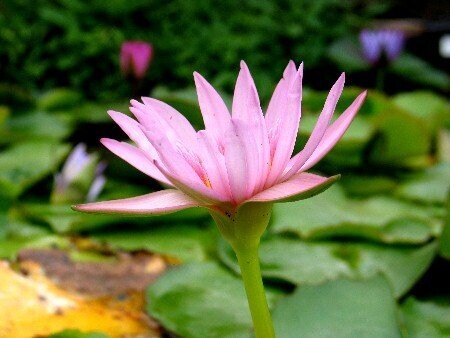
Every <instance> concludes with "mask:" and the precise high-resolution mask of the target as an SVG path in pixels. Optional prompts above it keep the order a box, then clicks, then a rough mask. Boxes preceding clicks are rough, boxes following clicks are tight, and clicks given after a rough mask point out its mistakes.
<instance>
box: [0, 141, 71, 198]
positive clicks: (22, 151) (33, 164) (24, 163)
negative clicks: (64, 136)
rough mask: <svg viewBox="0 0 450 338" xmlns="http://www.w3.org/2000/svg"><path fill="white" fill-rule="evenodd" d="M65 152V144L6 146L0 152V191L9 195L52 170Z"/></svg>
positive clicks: (21, 190) (66, 151)
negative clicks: (6, 147) (5, 148)
mask: <svg viewBox="0 0 450 338" xmlns="http://www.w3.org/2000/svg"><path fill="white" fill-rule="evenodd" d="M68 152H69V146H68V145H62V144H55V143H51V142H30V143H23V144H19V145H16V146H13V147H10V148H8V149H7V150H5V151H4V152H3V153H1V154H0V168H2V169H1V171H0V191H2V194H6V195H7V196H10V197H11V198H15V197H17V196H19V195H20V194H21V193H22V192H23V191H24V190H25V189H27V188H28V187H30V186H32V185H33V184H34V183H36V182H37V181H39V180H40V179H42V178H43V177H45V176H46V175H48V174H50V173H51V172H54V171H56V168H57V167H58V165H59V164H60V163H61V162H62V160H63V159H64V157H65V156H66V155H67V153H68Z"/></svg>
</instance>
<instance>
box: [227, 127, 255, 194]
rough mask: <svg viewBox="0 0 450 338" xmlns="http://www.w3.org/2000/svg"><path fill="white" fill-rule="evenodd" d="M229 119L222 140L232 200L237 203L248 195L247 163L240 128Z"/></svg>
mask: <svg viewBox="0 0 450 338" xmlns="http://www.w3.org/2000/svg"><path fill="white" fill-rule="evenodd" d="M237 124H238V123H237V122H236V121H234V120H231V126H230V128H228V130H226V131H225V136H224V140H223V146H224V156H225V165H226V167H227V173H228V179H229V183H230V189H231V193H232V195H233V200H234V201H235V202H236V203H239V202H241V201H243V200H245V199H246V198H247V197H248V195H247V194H248V178H249V175H250V174H251V173H249V163H248V160H247V152H246V148H245V143H244V141H243V138H242V135H241V134H240V131H241V130H240V128H239V127H237Z"/></svg>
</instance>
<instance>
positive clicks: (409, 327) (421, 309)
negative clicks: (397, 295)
mask: <svg viewBox="0 0 450 338" xmlns="http://www.w3.org/2000/svg"><path fill="white" fill-rule="evenodd" d="M402 317H403V321H404V325H405V331H406V332H407V336H408V337H411V338H420V337H427V338H432V337H433V338H434V337H436V338H440V337H450V303H448V302H447V303H444V302H436V301H432V300H430V301H419V300H417V299H414V298H408V299H407V300H406V301H405V303H404V304H403V305H402Z"/></svg>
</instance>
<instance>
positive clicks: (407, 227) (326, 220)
mask: <svg viewBox="0 0 450 338" xmlns="http://www.w3.org/2000/svg"><path fill="white" fill-rule="evenodd" d="M270 229H271V231H273V232H275V233H286V232H288V233H293V234H296V235H298V236H299V237H301V238H309V239H312V238H332V237H341V236H346V237H353V238H366V239H371V240H374V241H379V242H384V243H423V242H426V241H428V240H429V239H430V238H432V237H434V236H437V235H438V234H439V233H440V229H441V222H440V221H439V220H438V219H434V218H432V217H430V215H429V213H428V212H427V209H426V208H420V207H418V206H414V207H413V206H412V205H411V204H409V203H406V202H402V201H399V200H396V199H394V198H391V197H387V196H376V197H371V198H367V199H363V200H357V199H351V198H348V197H346V195H345V193H344V191H343V189H342V188H341V187H340V186H338V185H334V186H333V187H331V188H330V189H328V190H327V191H325V192H323V193H322V194H320V195H317V196H315V197H313V198H310V199H308V200H303V201H300V202H297V203H283V204H276V205H275V206H274V211H273V223H272V226H271V228H270Z"/></svg>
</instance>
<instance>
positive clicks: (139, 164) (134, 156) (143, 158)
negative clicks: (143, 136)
mask: <svg viewBox="0 0 450 338" xmlns="http://www.w3.org/2000/svg"><path fill="white" fill-rule="evenodd" d="M100 141H101V142H102V144H103V145H104V146H105V147H106V148H108V149H109V150H110V151H111V152H112V153H114V154H115V155H117V156H119V157H120V158H121V159H123V160H124V161H126V162H128V163H129V164H131V165H132V166H133V167H135V168H136V169H137V170H139V171H142V172H143V173H144V174H146V175H148V176H150V177H152V178H154V179H155V180H158V181H160V182H162V183H164V184H168V185H172V183H170V182H169V180H167V178H165V177H164V175H163V174H161V172H160V171H159V169H158V168H156V167H155V165H154V164H153V161H152V160H151V159H150V158H149V157H148V156H147V155H146V154H145V153H144V152H143V151H142V150H141V149H138V148H136V147H134V146H132V145H131V144H128V143H125V142H119V141H116V140H112V139H108V138H102V139H101V140H100Z"/></svg>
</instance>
